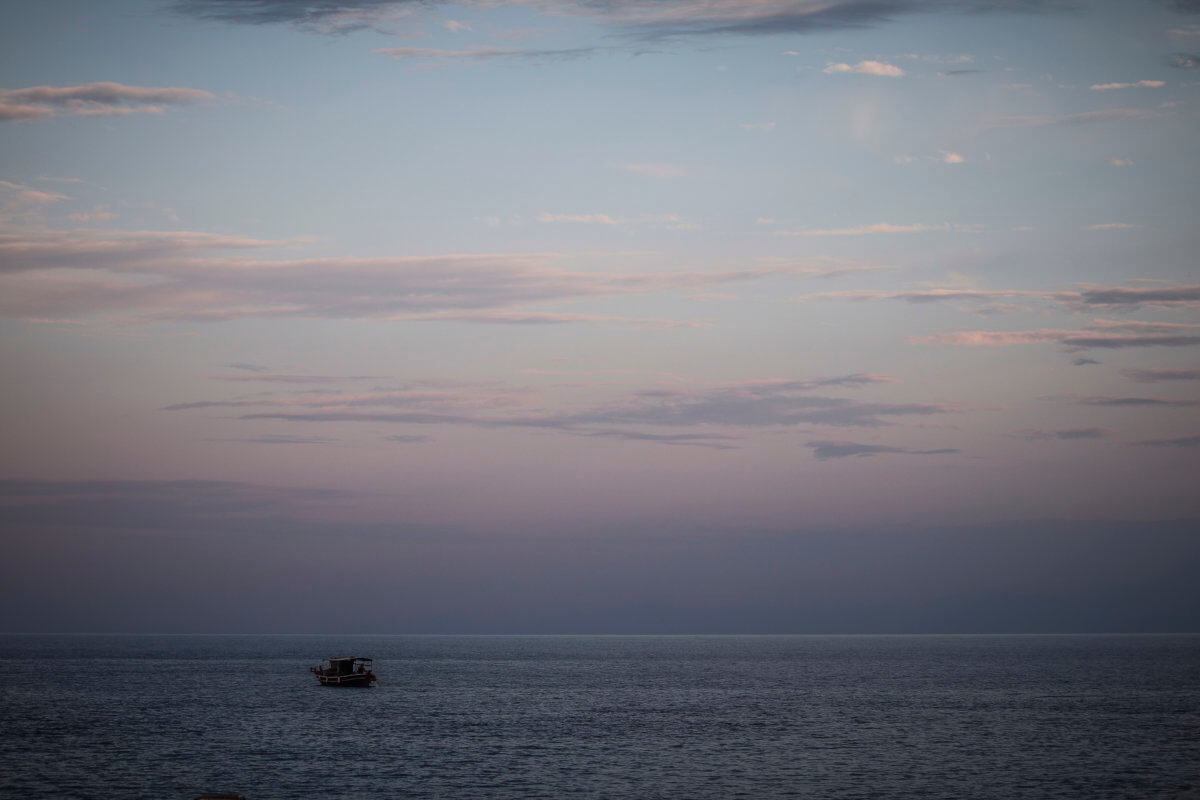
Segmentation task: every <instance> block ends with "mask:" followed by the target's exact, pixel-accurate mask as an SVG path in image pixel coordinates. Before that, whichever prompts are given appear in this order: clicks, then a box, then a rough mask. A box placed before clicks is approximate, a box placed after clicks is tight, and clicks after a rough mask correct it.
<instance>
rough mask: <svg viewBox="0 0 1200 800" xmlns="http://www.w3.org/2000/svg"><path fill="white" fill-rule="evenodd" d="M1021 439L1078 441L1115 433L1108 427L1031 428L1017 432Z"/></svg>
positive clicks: (1103, 437) (1105, 436)
mask: <svg viewBox="0 0 1200 800" xmlns="http://www.w3.org/2000/svg"><path fill="white" fill-rule="evenodd" d="M1016 435H1017V438H1019V439H1028V440H1029V441H1045V440H1058V441H1078V440H1081V439H1105V438H1108V437H1110V436H1112V435H1113V431H1111V430H1109V429H1108V428H1056V429H1054V428H1052V429H1046V428H1030V429H1026V430H1023V431H1019V432H1018V433H1017V434H1016Z"/></svg>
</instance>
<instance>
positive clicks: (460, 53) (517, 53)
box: [371, 46, 596, 62]
mask: <svg viewBox="0 0 1200 800" xmlns="http://www.w3.org/2000/svg"><path fill="white" fill-rule="evenodd" d="M371 52H372V53H376V54H378V55H383V56H387V57H388V58H392V59H395V60H397V61H425V62H438V61H440V62H456V61H457V62H462V61H473V62H482V61H494V60H497V59H504V60H512V59H518V60H526V61H537V60H566V59H574V58H582V57H584V56H588V55H591V54H593V53H595V52H596V48H594V47H570V48H564V49H559V50H537V49H528V48H505V47H488V46H481V47H471V48H468V49H465V50H439V49H437V48H433V47H383V48H380V49H378V50H372V51H371Z"/></svg>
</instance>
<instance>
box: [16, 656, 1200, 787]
mask: <svg viewBox="0 0 1200 800" xmlns="http://www.w3.org/2000/svg"><path fill="white" fill-rule="evenodd" d="M339 654H340V655H356V656H370V657H373V658H374V659H375V673H376V674H377V675H378V676H379V685H378V686H376V687H374V688H371V689H366V690H364V689H336V688H327V687H322V686H320V685H319V684H318V682H317V680H316V679H315V677H314V676H313V675H312V674H311V673H310V672H309V667H310V666H315V665H316V664H317V663H318V662H319V661H320V660H321V659H323V658H326V657H329V656H332V655H339ZM0 723H2V724H0V797H2V798H31V797H33V798H37V797H46V798H122V800H125V799H127V798H183V799H190V798H194V797H196V796H197V795H199V794H201V793H205V792H236V793H240V794H242V795H244V796H245V797H246V798H247V800H268V798H514V799H515V798H681V799H690V798H697V799H702V798H713V799H714V800H715V799H716V798H722V799H724V798H775V797H801V798H892V797H895V798H910V797H945V798H993V797H994V798H1067V797H1070V798H1107V797H1130V798H1158V797H1179V798H1200V636H1174V635H1144V636H1107V635H1103V636H1099V635H1088V636H1084V635H1079V636H536V637H535V636H530V637H524V636H496V637H489V636H59V635H54V636H50V635H47V636H40V635H5V636H0Z"/></svg>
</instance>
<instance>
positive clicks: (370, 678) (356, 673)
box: [308, 656, 376, 688]
mask: <svg viewBox="0 0 1200 800" xmlns="http://www.w3.org/2000/svg"><path fill="white" fill-rule="evenodd" d="M371 664H372V660H371V659H369V658H363V657H362V656H334V657H333V658H330V659H326V661H324V662H323V663H322V664H321V666H319V667H309V668H308V669H309V671H310V672H312V674H313V675H316V676H317V680H319V681H320V682H321V685H322V686H361V687H363V688H367V687H369V686H370V685H371V684H372V683H373V682H375V680H376V678H375V673H373V672H371Z"/></svg>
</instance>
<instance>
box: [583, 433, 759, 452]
mask: <svg viewBox="0 0 1200 800" xmlns="http://www.w3.org/2000/svg"><path fill="white" fill-rule="evenodd" d="M579 435H580V436H586V437H588V438H592V439H618V440H620V441H623V442H650V443H653V444H667V445H676V446H680V447H705V448H708V449H710V450H736V449H737V446H736V445H733V444H730V442H736V441H737V440H738V437H736V436H720V435H717V434H704V433H646V432H644V431H623V430H598V431H584V432H582V433H580V434H579Z"/></svg>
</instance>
